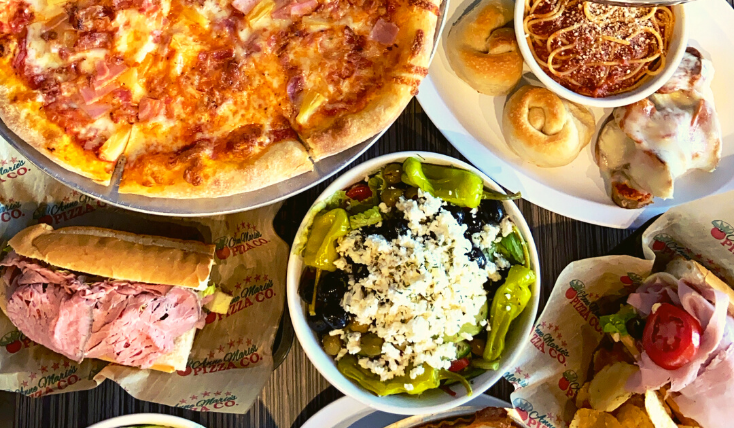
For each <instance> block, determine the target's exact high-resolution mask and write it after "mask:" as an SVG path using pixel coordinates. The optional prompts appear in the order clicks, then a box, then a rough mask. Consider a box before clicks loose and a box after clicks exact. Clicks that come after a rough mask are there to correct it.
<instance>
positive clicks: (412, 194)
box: [405, 187, 418, 199]
mask: <svg viewBox="0 0 734 428" xmlns="http://www.w3.org/2000/svg"><path fill="white" fill-rule="evenodd" d="M417 197H418V188H417V187H408V188H407V189H405V199H416V198H417Z"/></svg>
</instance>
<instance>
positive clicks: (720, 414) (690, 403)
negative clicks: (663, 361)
mask: <svg viewBox="0 0 734 428" xmlns="http://www.w3.org/2000/svg"><path fill="white" fill-rule="evenodd" d="M680 394H681V395H680V396H678V397H675V402H676V403H677V404H678V407H679V409H680V411H681V413H682V414H684V415H685V416H686V417H688V418H691V419H693V420H695V421H696V422H698V423H699V424H700V425H701V426H704V427H706V428H729V427H731V421H732V420H734V406H732V403H731V399H732V397H734V345H729V346H728V347H727V348H726V349H722V350H721V352H719V353H718V354H717V355H716V357H715V358H714V359H713V360H712V361H711V363H710V364H709V365H708V367H706V370H704V372H703V373H701V374H699V375H698V377H696V379H695V380H694V381H693V382H691V383H690V384H689V385H688V386H686V387H685V388H683V389H681V390H680Z"/></svg>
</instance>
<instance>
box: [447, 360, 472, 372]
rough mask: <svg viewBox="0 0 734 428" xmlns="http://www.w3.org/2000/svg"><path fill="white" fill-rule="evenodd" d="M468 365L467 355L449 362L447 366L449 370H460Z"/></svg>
mask: <svg viewBox="0 0 734 428" xmlns="http://www.w3.org/2000/svg"><path fill="white" fill-rule="evenodd" d="M468 366H469V359H468V358H467V357H464V358H459V359H458V360H454V361H452V362H451V367H449V371H450V372H460V371H462V370H464V369H465V368H467V367H468Z"/></svg>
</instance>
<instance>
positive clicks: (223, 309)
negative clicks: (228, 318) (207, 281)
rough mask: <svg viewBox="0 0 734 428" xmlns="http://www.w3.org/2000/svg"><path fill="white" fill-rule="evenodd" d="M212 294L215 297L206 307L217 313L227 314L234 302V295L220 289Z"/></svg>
mask: <svg viewBox="0 0 734 428" xmlns="http://www.w3.org/2000/svg"><path fill="white" fill-rule="evenodd" d="M212 295H213V296H214V297H213V298H212V300H211V301H210V302H209V303H207V304H206V305H204V307H205V308H207V309H209V310H210V311H211V312H215V313H217V314H226V313H227V310H228V309H229V304H230V303H231V302H232V296H230V295H229V294H227V293H224V292H222V291H220V290H216V291H214V293H213V294H212Z"/></svg>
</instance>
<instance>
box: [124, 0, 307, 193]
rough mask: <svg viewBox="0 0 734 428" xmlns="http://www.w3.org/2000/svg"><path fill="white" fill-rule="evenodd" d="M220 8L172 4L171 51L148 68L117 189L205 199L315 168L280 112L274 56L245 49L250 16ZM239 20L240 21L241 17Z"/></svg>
mask: <svg viewBox="0 0 734 428" xmlns="http://www.w3.org/2000/svg"><path fill="white" fill-rule="evenodd" d="M215 6H216V4H215V3H213V2H212V1H211V0H208V1H207V2H205V3H204V5H203V6H202V5H199V6H190V5H183V4H182V5H177V4H175V5H174V9H173V11H172V13H171V14H169V21H170V25H169V27H167V31H166V33H165V34H163V35H162V37H163V38H164V39H166V40H168V45H167V49H166V50H164V51H163V52H161V53H160V54H159V55H157V56H156V57H155V59H153V60H151V64H147V68H146V72H145V78H144V79H143V80H142V81H140V82H139V83H140V84H142V85H143V86H145V91H146V94H147V95H146V96H145V98H144V99H142V100H141V101H140V103H139V114H138V122H137V123H136V124H135V126H134V128H133V132H132V136H131V138H130V142H129V144H128V146H127V148H126V150H125V158H126V163H125V165H124V168H123V175H122V179H121V182H120V187H119V191H120V192H121V193H135V194H142V195H146V196H157V197H176V198H198V197H220V196H227V195H231V194H235V193H241V192H246V191H250V190H254V189H258V188H262V187H265V186H268V185H270V184H274V183H277V182H279V181H282V180H285V179H288V178H291V177H293V176H295V175H298V174H301V173H304V172H307V171H310V170H312V169H313V164H312V162H311V161H310V159H309V156H308V153H307V151H306V149H305V147H304V146H303V145H302V144H301V143H300V142H299V141H298V136H297V135H296V133H295V132H294V131H293V129H292V128H291V126H290V123H289V122H288V120H287V119H286V118H285V117H284V115H283V112H282V111H281V109H280V108H279V104H282V100H281V98H282V96H281V95H280V93H279V90H277V89H276V88H277V87H278V86H279V85H278V82H279V80H282V79H280V78H279V76H278V74H277V71H278V65H277V62H276V60H277V59H276V58H275V57H273V56H272V55H267V54H266V53H265V52H263V51H262V50H261V49H260V50H255V49H250V48H249V47H248V44H247V41H248V40H249V39H250V36H249V35H246V37H245V38H244V40H243V38H242V37H241V34H240V32H241V31H243V30H247V31H250V30H248V29H247V28H241V27H239V26H241V25H246V22H245V21H243V20H241V19H240V20H239V23H238V21H235V20H229V19H228V18H227V17H228V15H226V14H224V13H217V12H216V7H215ZM240 18H241V17H240Z"/></svg>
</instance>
